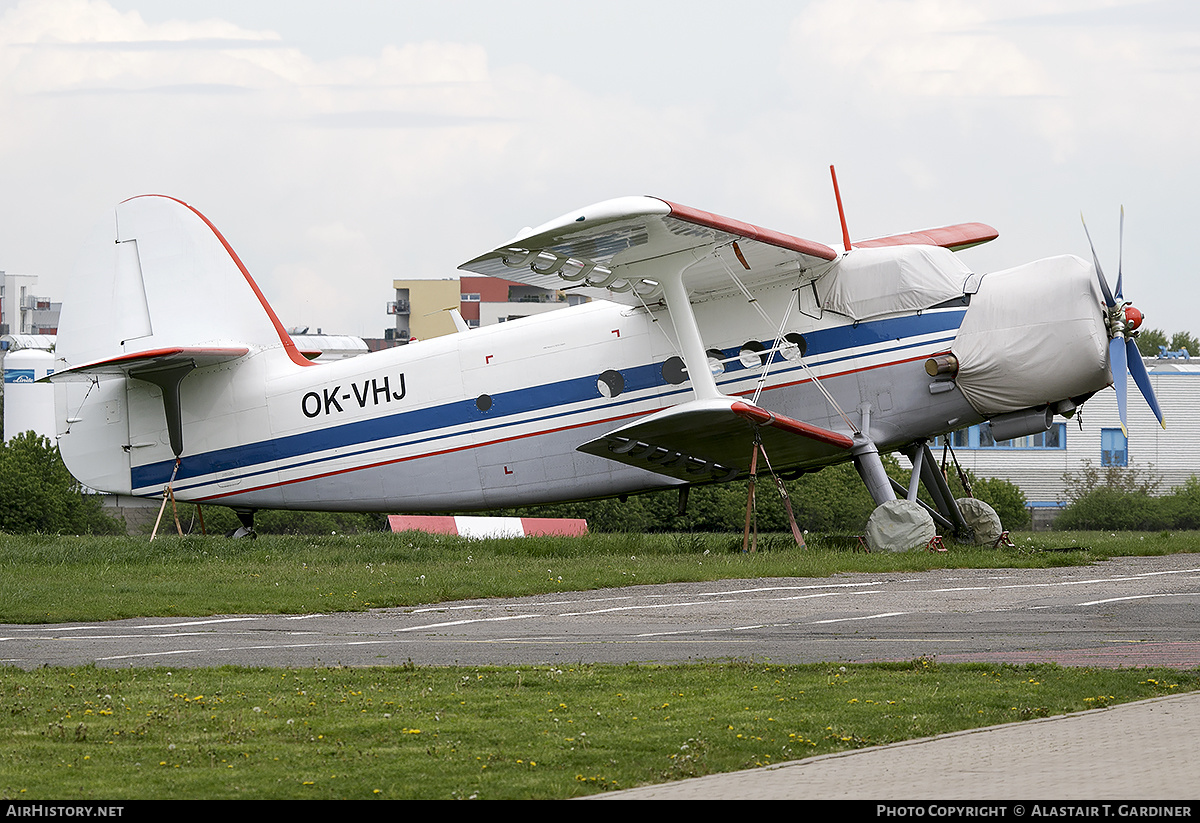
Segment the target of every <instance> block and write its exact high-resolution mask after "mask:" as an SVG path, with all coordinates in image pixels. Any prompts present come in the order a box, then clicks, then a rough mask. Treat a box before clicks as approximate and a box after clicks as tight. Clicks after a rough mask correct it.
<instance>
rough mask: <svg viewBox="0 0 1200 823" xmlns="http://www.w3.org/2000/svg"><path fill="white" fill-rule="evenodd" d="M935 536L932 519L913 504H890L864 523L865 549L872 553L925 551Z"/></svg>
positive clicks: (902, 501)
mask: <svg viewBox="0 0 1200 823" xmlns="http://www.w3.org/2000/svg"><path fill="white" fill-rule="evenodd" d="M936 536H937V529H936V528H934V525H933V518H932V517H930V516H929V512H927V511H925V509H924V507H922V506H921V504H919V503H917V502H915V501H913V500H889V501H887V502H886V503H881V504H880V505H878V506H876V507H875V511H873V512H871V517H870V518H869V519H868V520H867V534H866V537H867V546H868V547H870V549H871V551H873V552H879V551H884V552H903V551H908V550H909V549H917V548H924V547H925V546H927V545H929V541H930V540H932V539H933V538H934V537H936Z"/></svg>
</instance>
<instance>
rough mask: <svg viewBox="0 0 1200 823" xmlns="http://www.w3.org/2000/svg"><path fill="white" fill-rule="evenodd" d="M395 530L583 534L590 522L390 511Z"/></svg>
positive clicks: (490, 534) (472, 534)
mask: <svg viewBox="0 0 1200 823" xmlns="http://www.w3.org/2000/svg"><path fill="white" fill-rule="evenodd" d="M388 526H389V527H390V528H391V530H392V531H393V532H406V531H418V532H426V533H428V534H457V535H460V536H462V537H474V538H484V537H534V536H540V535H551V536H557V537H581V536H582V535H585V534H587V533H588V530H587V521H586V520H582V519H573V518H565V517H453V516H450V515H417V514H390V515H388Z"/></svg>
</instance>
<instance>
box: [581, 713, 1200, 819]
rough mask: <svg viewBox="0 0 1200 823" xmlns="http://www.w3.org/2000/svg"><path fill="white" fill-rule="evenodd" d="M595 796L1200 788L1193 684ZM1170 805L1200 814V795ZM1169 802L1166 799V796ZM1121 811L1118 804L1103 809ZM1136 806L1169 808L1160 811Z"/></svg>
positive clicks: (1086, 795) (1005, 796)
mask: <svg viewBox="0 0 1200 823" xmlns="http://www.w3.org/2000/svg"><path fill="white" fill-rule="evenodd" d="M590 799H595V800H767V799H780V800H789V799H790V800H818V799H821V800H825V799H834V800H837V799H842V800H847V799H848V800H908V801H922V800H924V801H930V800H975V801H979V800H1085V801H1101V800H1105V799H1110V800H1118V801H1119V800H1152V801H1197V800H1200V693H1189V694H1181V695H1173V696H1170V697H1162V698H1156V699H1153V700H1144V701H1141V702H1138V703H1126V704H1122V705H1119V706H1113V707H1111V708H1106V709H1096V710H1094V711H1089V712H1081V713H1078V714H1071V715H1065V716H1061V717H1051V718H1044V719H1040V720H1029V721H1025V722H1021V723H1009V724H1005V725H1002V726H992V727H989V728H986V729H977V730H974V731H968V732H958V733H955V734H948V735H943V736H940V737H931V738H924V739H921V740H910V741H907V742H904V743H895V744H893V745H890V746H878V747H875V748H871V749H861V750H858V751H854V752H846V753H842V754H832V755H825V756H822V757H814V758H811V759H808V760H798V761H793V762H791V763H781V764H778V765H774V766H768V767H766V768H761V769H753V770H751V771H744V772H736V773H733V774H719V775H709V776H707V777H699V778H695V779H692V780H681V781H678V782H675V783H667V784H664V785H658V786H645V787H642V788H637V789H629V790H626V791H619V792H609V793H607V794H603V795H597V796H595V797H593V798H590ZM1185 805H1188V806H1189V808H1183V809H1181V810H1179V811H1178V812H1177V813H1176V814H1175V815H1173V816H1186V817H1200V809H1198V808H1197V807H1198V806H1200V804H1198V803H1196V802H1192V803H1191V804H1185ZM1171 808H1174V806H1172V807H1171ZM1099 816H1113V817H1116V816H1119V815H1118V811H1117V808H1116V807H1114V808H1113V809H1112V814H1111V815H1099ZM1139 816H1155V817H1158V816H1168V814H1167V813H1166V812H1165V810H1164V813H1162V814H1153V815H1139Z"/></svg>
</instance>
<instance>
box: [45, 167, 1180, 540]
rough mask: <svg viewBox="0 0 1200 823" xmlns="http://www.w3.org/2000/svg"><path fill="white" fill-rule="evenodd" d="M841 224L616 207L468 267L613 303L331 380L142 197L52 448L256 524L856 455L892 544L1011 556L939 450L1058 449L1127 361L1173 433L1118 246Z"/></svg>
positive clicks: (657, 484) (111, 223) (361, 360)
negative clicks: (946, 545)
mask: <svg viewBox="0 0 1200 823" xmlns="http://www.w3.org/2000/svg"><path fill="white" fill-rule="evenodd" d="M835 190H836V180H835ZM839 210H840V198H839ZM845 224H846V223H845V219H844V217H843V219H842V226H843V238H842V240H843V248H842V249H841V250H837V249H834V248H832V247H830V246H826V245H824V244H822V243H817V242H813V241H810V240H803V239H800V238H798V237H793V236H790V235H787V234H782V233H780V232H776V231H769V230H766V229H762V228H759V227H756V226H752V225H749V224H747V223H742V222H739V221H736V220H731V219H728V218H725V217H720V216H717V215H714V214H709V213H707V212H703V211H699V210H697V209H694V208H689V207H686V206H681V205H677V204H675V203H671V202H668V201H665V200H660V199H656V198H653V197H627V198H622V199H616V200H609V201H606V202H603V203H598V204H596V205H593V206H589V207H587V208H584V209H581V210H579V211H576V212H572V213H569V214H566V215H564V216H562V217H559V218H558V219H555V220H552V221H550V222H549V223H546V224H544V225H541V226H539V227H537V228H532V229H525V230H524V231H522V232H521V233H520V234H518V236H517V237H515V238H514V239H513V240H511V241H509V242H507V243H504V244H503V245H500V246H499V247H497V248H495V249H494V250H492V251H489V252H487V253H486V254H482V255H480V256H479V257H477V258H475V259H474V260H471V261H469V262H467V263H465V264H463V265H462V267H461V268H463V269H465V270H468V271H473V272H478V273H482V274H486V275H492V276H496V277H503V278H506V279H510V280H516V281H521V282H524V283H528V284H532V285H535V286H541V287H546V288H553V289H564V290H578V291H580V292H583V293H586V294H589V295H591V296H593V297H599V298H603V299H598V300H593V301H592V302H587V303H584V304H582V305H578V306H573V307H570V308H564V309H562V310H560V311H554V312H550V313H546V314H541V315H537V316H534V317H529V318H525V319H521V320H517V321H513V322H509V323H504V324H501V325H496V326H489V327H484V328H479V329H472V330H470V331H466V330H460V332H459V333H457V334H452V335H448V336H444V337H438V338H431V339H426V340H422V341H420V342H419V343H415V344H410V345H408V346H401V347H396V348H391V349H387V350H384V351H381V352H377V353H373V354H368V355H364V356H360V357H356V358H351V359H346V360H340V361H336V362H332V363H328V364H317V363H313V362H311V361H310V360H309V359H308V358H307V357H306V356H305V354H304V353H303V352H301V351H299V350H298V349H297V347H296V345H295V344H294V342H293V341H292V340H291V338H290V337H289V336H288V334H287V333H286V332H285V330H284V328H283V326H282V324H281V323H280V321H279V319H278V318H277V317H276V315H275V313H274V312H273V311H272V309H271V307H270V305H269V304H268V303H267V300H266V298H265V297H264V295H263V294H262V292H261V291H260V290H259V288H258V286H257V285H256V284H255V282H254V280H253V279H252V278H251V276H250V273H249V271H247V269H246V267H245V266H244V265H243V264H242V261H241V260H240V259H239V258H238V256H237V254H236V253H235V252H234V250H233V248H232V247H231V246H230V245H229V243H228V242H227V241H226V239H225V238H224V236H223V235H222V234H221V233H220V232H219V231H218V230H217V229H216V227H215V226H213V225H212V224H211V223H210V222H209V221H208V220H207V219H206V218H205V217H204V216H203V215H202V214H201V213H200V212H199V211H197V210H196V209H194V208H193V207H191V206H190V205H188V204H186V203H184V202H182V201H179V200H176V199H173V198H170V197H164V196H157V195H153V196H141V197H135V198H133V199H130V200H127V201H125V202H123V203H121V204H120V205H118V206H117V208H116V210H115V212H114V213H113V214H111V215H110V216H109V217H108V219H107V220H105V221H104V223H103V224H102V226H101V228H100V229H99V231H98V232H97V233H96V235H95V236H94V237H93V238H92V240H91V242H90V244H89V245H88V246H87V247H86V248H85V250H84V252H83V254H82V255H81V260H80V263H79V264H78V266H77V268H76V270H75V272H74V276H73V280H72V282H71V284H70V287H69V292H68V295H69V296H68V298H67V299H66V300H65V301H64V306H63V312H62V317H61V326H60V332H59V335H58V342H57V347H56V355H57V361H58V362H56V371H55V374H54V376H53V379H54V380H55V382H56V383H57V384H58V386H59V390H58V391H57V392H56V396H57V401H56V406H57V410H58V416H59V424H58V431H59V440H58V444H59V447H60V450H61V453H62V456H63V458H64V460H65V462H66V464H67V466H68V468H69V469H70V471H71V472H72V474H73V475H74V476H75V477H76V478H77V479H78V480H79V481H80V482H81V483H83V484H84V485H86V486H88V487H90V488H92V489H97V490H102V491H107V492H114V493H121V494H132V495H141V496H146V497H151V496H153V497H156V498H157V497H159V496H162V495H164V493H165V492H166V491H168V489H169V491H170V493H171V494H172V495H173V496H174V498H175V499H178V500H187V501H195V502H199V503H211V504H219V505H224V506H229V507H231V508H233V509H234V510H235V511H237V512H238V514H239V516H240V518H241V520H242V523H243V524H244V526H245V527H246V528H250V527H252V522H253V513H254V512H255V511H256V510H258V509H298V510H326V511H390V512H429V511H463V510H479V509H488V508H497V507H508V506H520V505H529V504H538V503H546V502H552V501H566V500H583V499H593V498H603V497H613V496H622V495H627V494H633V493H638V492H644V491H649V490H656V489H668V488H672V487H678V488H680V489H686V488H688V487H690V486H692V485H695V484H703V483H713V482H728V481H734V480H738V479H740V478H743V479H744V478H747V477H748V476H749V474H750V472H751V466H752V462H754V461H756V459H757V455H758V454H759V453H762V454H765V455H766V457H767V460H768V461H769V464H770V466H771V468H772V469H773V470H774V471H775V472H779V473H781V474H783V475H785V476H786V475H787V474H788V473H792V474H795V473H799V472H803V471H812V470H817V469H820V468H821V467H823V466H827V465H830V464H833V463H838V462H842V461H853V462H854V464H855V466H856V468H857V469H858V472H859V474H860V475H861V477H862V479H863V480H864V482H865V483H866V486H867V488H868V489H869V490H870V493H871V495H872V496H873V498H874V500H875V501H876V503H877V504H879V506H878V508H877V509H876V514H875V515H873V516H872V520H876V519H877V517H876V516H877V515H878V516H879V520H880V522H881V523H883V524H884V531H883V532H882V533H884V534H887V533H890V532H888V529H890V528H892V527H891V526H888V525H887V524H889V523H892V522H893V521H897V522H900V523H902V524H905V523H912V522H916V523H918V524H922V525H921V527H922V528H924V527H925V524H924V521H929V522H930V523H933V524H936V527H937V528H938V529H939V530H941V531H945V532H947V533H953V534H954V535H956V536H957V537H959V538H960V539H965V540H969V539H972V538H974V539H977V540H978V539H981V533H986V538H987V539H989V540H990V539H992V538H993V537H994V536H995V535H994V533H993V532H994V529H995V527H997V526H998V522H993V520H992V518H994V513H993V514H991V515H990V517H989V516H988V515H987V514H986V513H985V514H983V515H980V514H979V513H978V510H977V508H976V507H974V506H966V505H964V501H955V500H954V498H953V496H952V495H951V494H950V492H949V489H948V488H947V486H946V483H945V480H944V478H943V476H942V473H941V472H939V471H936V470H935V466H934V458H933V455H932V453H931V450H930V447H929V445H928V444H929V441H930V439H931V438H934V437H936V436H939V435H944V434H946V433H948V432H951V431H954V430H956V429H961V428H963V427H966V426H969V425H972V424H976V423H980V422H982V421H985V420H988V421H991V426H992V431H993V434H994V436H995V437H996V439H998V440H1003V439H1007V438H1011V437H1017V436H1021V435H1024V434H1029V433H1033V432H1040V431H1045V430H1047V429H1048V428H1049V427H1050V425H1051V422H1052V418H1053V416H1054V415H1055V414H1059V415H1066V416H1070V415H1071V414H1072V413H1073V412H1074V411H1075V410H1076V409H1077V408H1078V407H1079V406H1080V404H1082V403H1083V402H1084V401H1085V400H1087V399H1088V398H1089V397H1091V396H1092V395H1093V394H1094V393H1096V392H1097V391H1100V390H1102V389H1104V388H1106V387H1108V386H1109V385H1112V384H1113V383H1114V378H1115V379H1116V389H1117V391H1118V395H1119V397H1121V398H1122V399H1123V397H1124V389H1125V371H1126V368H1127V367H1128V368H1129V370H1130V371H1131V372H1132V374H1133V376H1134V378H1135V381H1136V382H1137V384H1138V386H1139V387H1140V388H1141V391H1142V393H1143V394H1144V395H1145V397H1146V400H1147V401H1148V402H1149V403H1150V404H1151V407H1152V408H1153V409H1154V411H1155V413H1156V414H1157V415H1158V416H1159V419H1160V420H1161V418H1162V415H1161V412H1160V411H1159V410H1158V406H1157V403H1156V401H1155V400H1154V395H1153V393H1152V391H1151V389H1150V386H1149V382H1148V380H1147V378H1146V375H1145V368H1144V367H1143V366H1142V361H1141V358H1140V357H1138V356H1137V354H1136V348H1135V347H1134V344H1133V340H1132V336H1133V335H1134V333H1135V329H1136V324H1137V322H1138V321H1139V318H1140V315H1138V314H1137V313H1136V310H1135V309H1132V308H1129V307H1128V304H1127V303H1125V301H1124V300H1122V298H1121V280H1120V277H1118V280H1117V289H1116V292H1115V296H1114V294H1113V293H1112V292H1110V290H1109V287H1108V285H1107V283H1106V281H1105V278H1104V275H1103V273H1102V272H1101V271H1100V266H1099V263H1098V261H1095V252H1094V250H1093V260H1094V262H1093V263H1088V262H1085V261H1084V260H1082V259H1080V258H1078V257H1074V256H1062V257H1054V258H1049V259H1045V260H1039V261H1037V262H1034V263H1029V264H1027V265H1023V266H1019V267H1017V268H1013V269H1009V270H1006V271H998V272H992V273H988V274H986V275H981V274H978V273H973V272H972V271H971V270H970V269H969V268H968V267H967V266H965V265H964V264H963V263H962V262H961V261H960V259H959V258H958V257H957V256H956V255H955V252H956V251H958V250H960V249H964V248H967V247H970V246H973V245H976V244H979V243H983V242H987V241H989V240H992V239H994V238H995V237H996V236H997V233H996V231H995V230H993V229H992V228H990V227H988V226H986V225H983V224H979V223H966V224H959V225H953V226H946V227H942V228H936V229H928V230H924V231H918V232H913V233H910V234H900V235H895V236H890V237H882V238H877V239H873V240H867V241H862V242H851V241H850V237H849V233H848V232H847V231H846V230H845ZM1127 352H1128V354H1127ZM1121 410H1122V411H1121V413H1122V417H1123V416H1124V406H1123V404H1122V406H1121ZM760 449H761V452H760V451H759V450H760ZM893 451H900V452H903V453H905V454H906V455H907V456H908V457H909V459H910V460H911V463H912V466H913V468H912V480H911V482H910V483H909V485H908V487H905V486H904V485H902V484H899V483H896V482H895V481H893V480H891V479H889V477H888V476H887V474H886V473H885V471H884V466H883V463H882V461H881V459H880V454H881V453H883V454H886V453H889V452H893ZM919 483H923V484H924V485H925V486H926V488H927V490H928V491H929V493H930V497H931V499H932V500H933V501H934V503H935V504H936V505H935V506H932V507H925V506H924V505H923V504H921V503H920V502H919V501H918V500H917V490H918V485H919ZM972 502H974V501H972ZM985 508H986V507H985ZM989 511H990V510H989ZM897 519H898V520H897ZM897 528H898V529H899V530H900V531H904V529H906V528H908V526H907V525H900V526H898V527H897ZM870 533H871V532H869V534H870Z"/></svg>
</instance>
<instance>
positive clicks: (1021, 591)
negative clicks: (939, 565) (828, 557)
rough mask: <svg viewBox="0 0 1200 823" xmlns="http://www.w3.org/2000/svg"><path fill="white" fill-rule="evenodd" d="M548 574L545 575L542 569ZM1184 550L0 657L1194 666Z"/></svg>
mask: <svg viewBox="0 0 1200 823" xmlns="http://www.w3.org/2000/svg"><path fill="white" fill-rule="evenodd" d="M550 573H553V572H550ZM1198 606H1200V557H1197V556H1196V555H1187V554H1181V555H1171V556H1167V557H1139V558H1122V559H1118V560H1112V561H1108V562H1105V563H1100V564H1097V565H1094V566H1084V567H1071V568H1064V569H1049V570H1029V569H993V570H949V571H933V572H920V573H888V574H883V575H865V574H847V575H837V576H835V577H832V578H825V579H804V578H786V579H769V580H763V579H760V580H726V581H719V582H715V583H687V584H672V585H654V586H632V587H628V588H623V589H609V590H600V591H588V592H565V593H561V594H552V595H544V596H539V597H522V598H511V599H497V600H481V601H469V602H455V603H441V604H437V605H429V606H418V607H408V608H394V609H380V610H376V611H371V612H356V613H335V614H310V615H235V616H212V617H197V618H143V619H132V620H118V621H112V622H105V623H71V624H56V625H25V626H17V625H9V626H0V662H4V663H7V664H10V665H16V666H21V667H24V668H33V667H36V666H40V665H79V664H84V663H96V664H97V665H101V666H216V665H225V664H234V665H247V666H314V665H318V666H319V665H345V666H369V665H399V664H403V663H406V662H410V661H411V662H413V663H416V664H420V665H452V664H457V665H489V664H498V665H504V664H522V665H534V664H542V663H546V664H550V663H554V664H562V663H579V662H596V663H626V662H651V663H658V662H661V663H668V662H676V661H689V660H700V659H733V658H736V659H743V660H747V659H754V660H772V661H774V662H777V663H799V662H822V661H869V660H906V659H912V658H916V657H920V656H923V655H927V656H936V657H937V658H938V659H939V660H942V661H948V662H955V661H969V660H995V661H1002V662H1015V663H1020V662H1032V661H1041V660H1046V661H1057V662H1060V663H1063V664H1064V665H1099V666H1117V665H1124V666H1134V665H1143V664H1154V665H1171V666H1177V667H1191V666H1197V665H1200V608H1197V607H1198Z"/></svg>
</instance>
